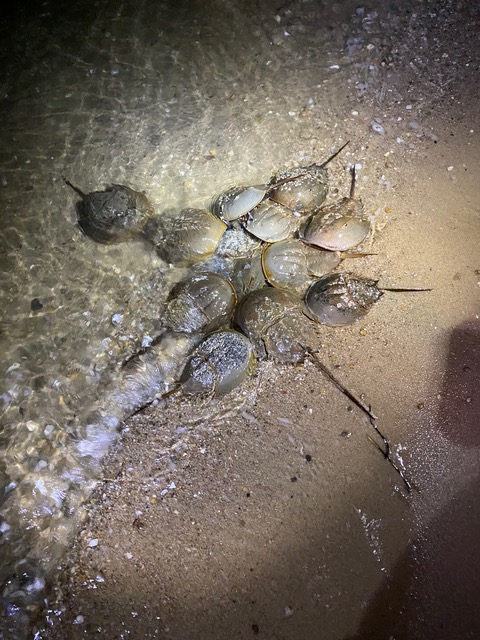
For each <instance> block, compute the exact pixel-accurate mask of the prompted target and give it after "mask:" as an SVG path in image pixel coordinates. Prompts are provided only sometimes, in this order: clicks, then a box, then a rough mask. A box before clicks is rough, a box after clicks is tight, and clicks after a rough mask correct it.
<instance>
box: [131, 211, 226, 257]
mask: <svg viewBox="0 0 480 640" xmlns="http://www.w3.org/2000/svg"><path fill="white" fill-rule="evenodd" d="M226 228H227V225H226V224H225V223H224V222H223V221H222V220H220V219H219V218H217V217H216V216H214V215H213V214H211V213H210V212H209V211H206V210H205V209H183V210H182V211H180V212H179V213H176V214H170V215H164V216H156V217H155V218H152V219H151V220H150V221H149V222H148V223H147V225H146V226H145V228H144V232H143V236H144V237H145V239H146V240H148V241H149V242H151V243H152V244H153V245H155V248H156V250H157V252H158V253H159V255H160V256H161V257H162V258H163V259H164V260H165V261H166V262H169V263H172V264H177V265H181V264H193V263H195V262H198V261H200V260H205V259H206V258H207V257H208V256H210V255H211V254H212V253H213V252H214V251H215V249H216V248H217V246H218V243H219V242H220V240H221V238H222V236H223V234H224V232H225V229H226Z"/></svg>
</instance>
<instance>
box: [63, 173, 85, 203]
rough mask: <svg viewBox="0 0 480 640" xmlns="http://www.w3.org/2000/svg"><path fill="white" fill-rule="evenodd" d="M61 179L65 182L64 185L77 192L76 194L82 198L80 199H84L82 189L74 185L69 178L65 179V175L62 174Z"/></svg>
mask: <svg viewBox="0 0 480 640" xmlns="http://www.w3.org/2000/svg"><path fill="white" fill-rule="evenodd" d="M62 178H63V181H64V182H65V184H66V185H68V186H69V187H70V189H73V190H74V191H75V193H78V195H79V196H80V197H81V198H82V200H85V197H86V195H85V194H84V193H83V191H82V190H81V189H79V188H78V187H76V186H75V185H73V184H72V183H71V182H70V180H67V179H66V178H65V176H62Z"/></svg>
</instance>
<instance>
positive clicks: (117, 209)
mask: <svg viewBox="0 0 480 640" xmlns="http://www.w3.org/2000/svg"><path fill="white" fill-rule="evenodd" d="M66 183H67V184H68V186H69V187H71V188H72V189H73V190H74V191H75V192H76V193H78V194H79V195H80V196H81V198H82V199H81V200H80V201H79V202H78V204H77V214H78V224H79V226H80V228H81V229H82V231H83V232H84V233H85V234H86V235H87V236H89V237H90V238H92V239H93V240H95V241H96V242H101V243H102V244H115V243H118V242H125V241H126V240H129V239H130V238H136V237H138V236H139V234H140V233H141V232H142V229H143V228H144V226H145V224H146V223H147V221H148V220H149V219H150V218H151V216H153V214H154V209H153V206H152V205H151V204H150V202H149V200H148V198H147V197H146V195H145V194H144V193H140V192H139V191H134V190H133V189H130V187H126V186H124V185H121V184H113V185H112V186H111V187H109V188H108V189H106V190H105V191H93V192H92V193H86V194H85V193H83V192H82V191H81V190H80V189H78V188H77V187H75V186H74V185H73V184H72V183H71V182H69V181H68V180H66Z"/></svg>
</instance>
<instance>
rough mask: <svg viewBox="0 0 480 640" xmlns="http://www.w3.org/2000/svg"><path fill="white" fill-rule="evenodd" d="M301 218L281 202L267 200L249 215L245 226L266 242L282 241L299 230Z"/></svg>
mask: <svg viewBox="0 0 480 640" xmlns="http://www.w3.org/2000/svg"><path fill="white" fill-rule="evenodd" d="M300 224H301V218H300V217H298V216H296V215H294V214H293V212H292V211H290V209H287V207H284V206H283V205H281V204H278V203H276V202H272V201H271V200H265V202H262V204H260V205H258V207H256V208H255V209H254V210H253V211H252V212H251V213H250V215H249V216H248V220H247V222H246V223H245V228H246V229H247V231H248V232H249V233H251V234H252V235H253V236H255V237H256V238H259V239H260V240H264V241H265V242H280V241H281V240H286V239H287V238H292V237H293V236H294V235H295V234H296V233H297V231H298V229H299V227H300Z"/></svg>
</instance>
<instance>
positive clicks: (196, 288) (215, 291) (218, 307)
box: [163, 273, 236, 333]
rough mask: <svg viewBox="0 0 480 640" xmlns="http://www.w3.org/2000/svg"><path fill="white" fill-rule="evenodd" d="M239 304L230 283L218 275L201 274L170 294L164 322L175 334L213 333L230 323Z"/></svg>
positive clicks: (183, 282)
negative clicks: (236, 305) (177, 332)
mask: <svg viewBox="0 0 480 640" xmlns="http://www.w3.org/2000/svg"><path fill="white" fill-rule="evenodd" d="M235 303H236V296H235V291H234V289H233V286H232V285H231V283H230V282H229V281H228V280H226V279H225V278H222V276H220V275H218V274H217V273H199V274H194V275H192V276H189V277H187V278H185V279H183V280H181V281H180V282H178V283H177V284H176V285H175V286H174V287H173V289H172V290H171V292H170V294H169V297H168V300H167V305H166V309H165V314H164V317H163V322H164V324H165V326H166V327H168V328H169V329H171V330H172V331H183V332H185V333H192V332H195V331H204V332H205V333H210V332H211V331H214V330H215V329H218V328H220V327H221V326H222V325H224V324H226V323H228V322H229V320H230V316H231V315H232V312H233V309H234V307H235Z"/></svg>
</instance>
